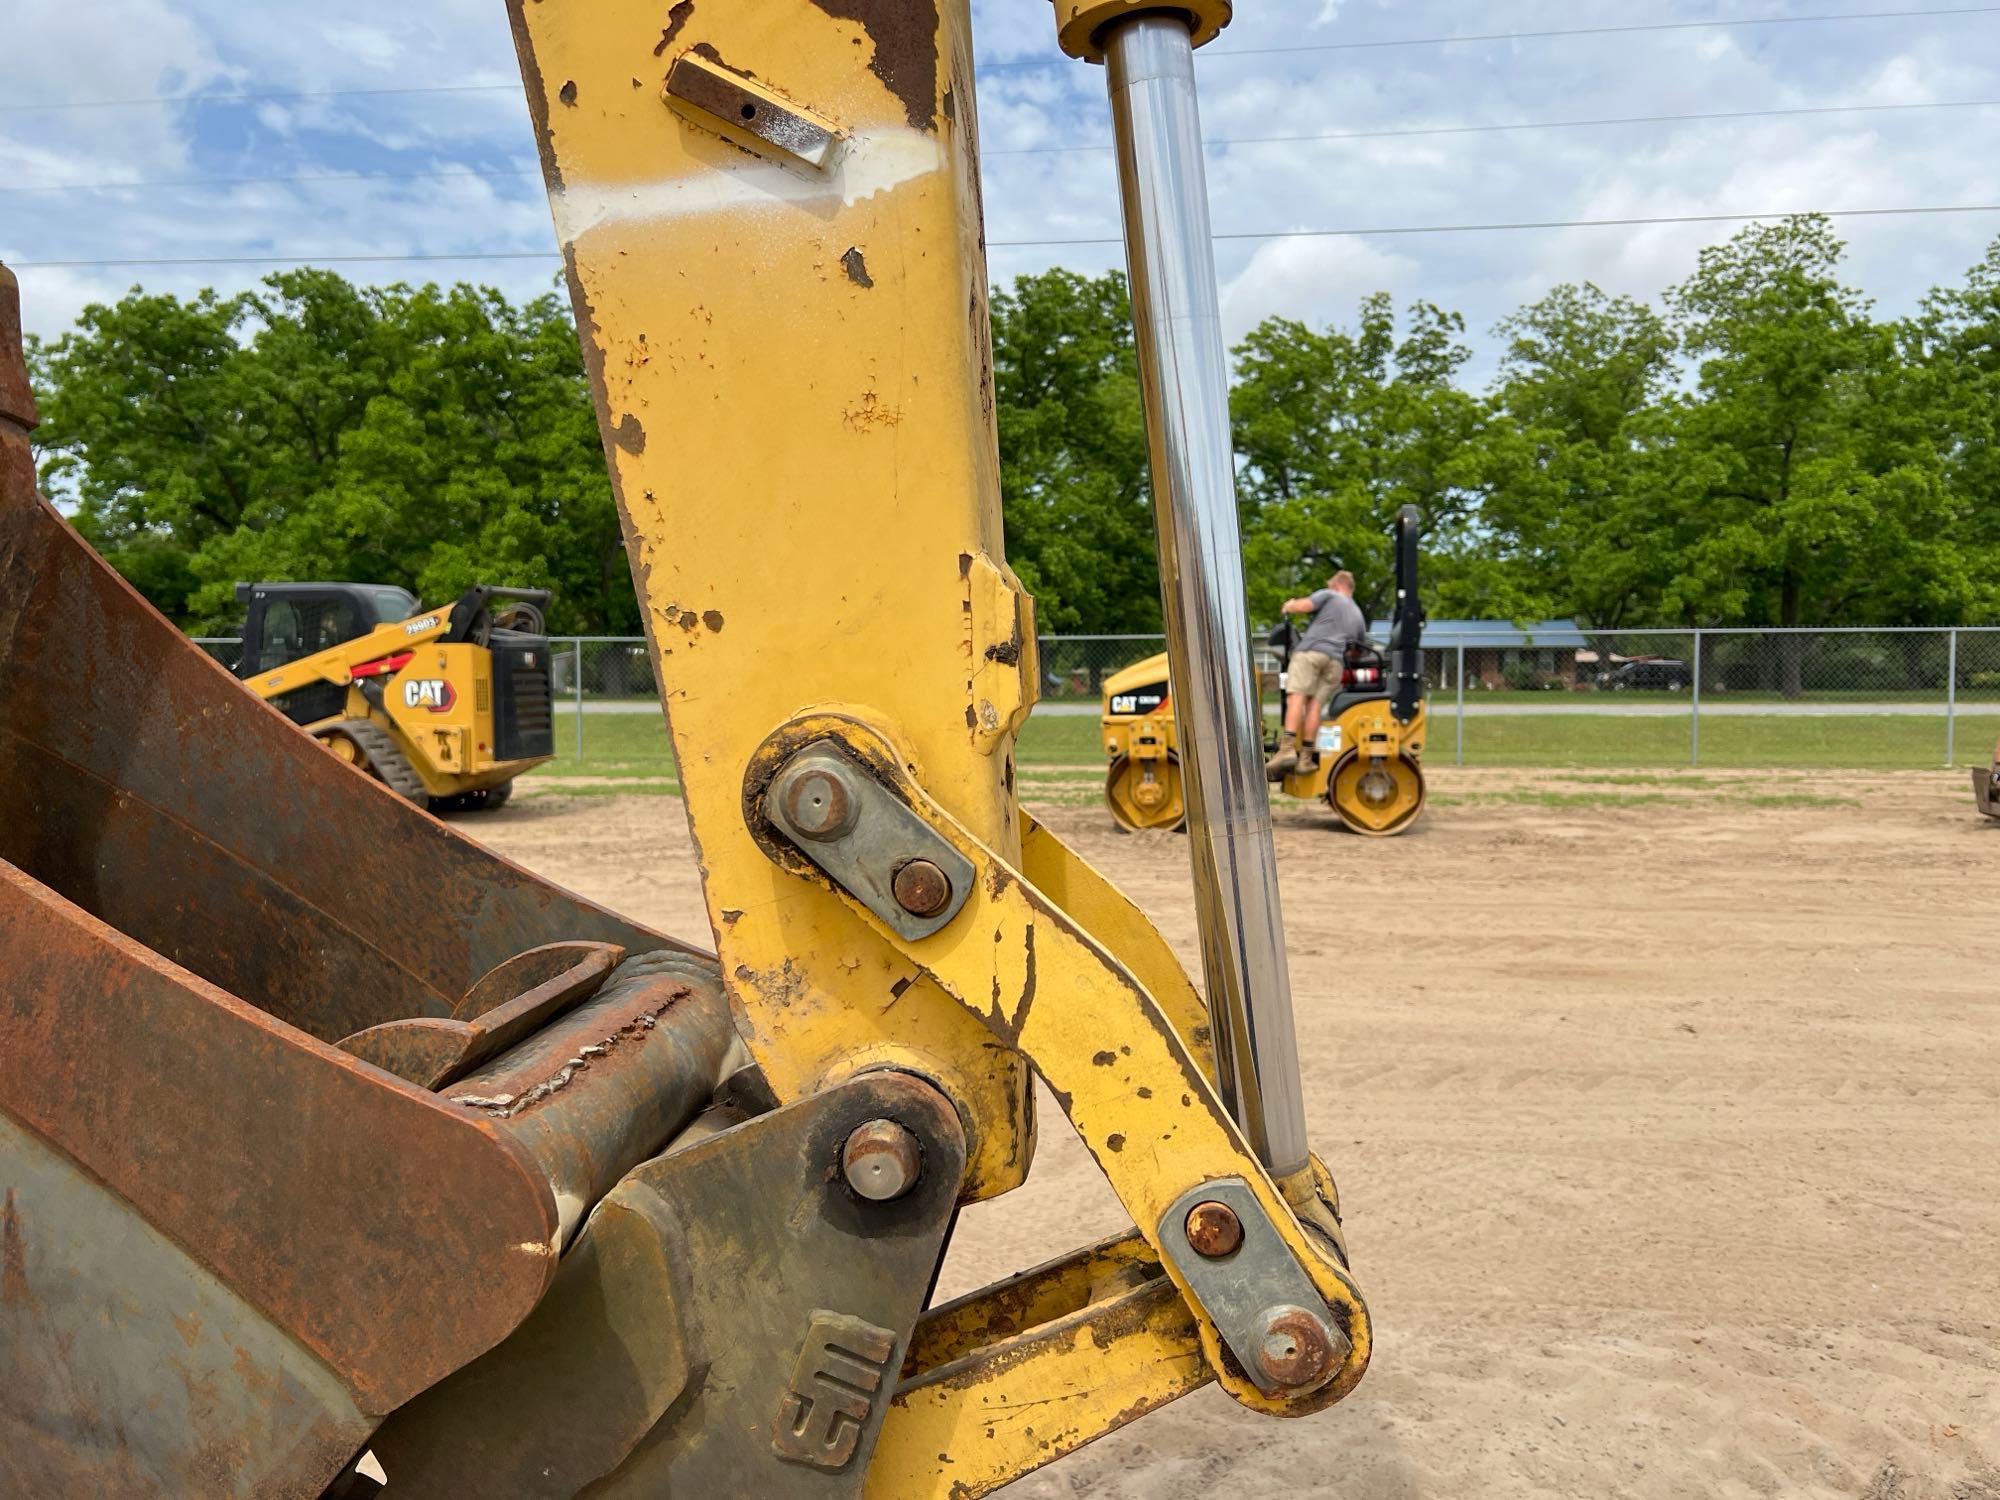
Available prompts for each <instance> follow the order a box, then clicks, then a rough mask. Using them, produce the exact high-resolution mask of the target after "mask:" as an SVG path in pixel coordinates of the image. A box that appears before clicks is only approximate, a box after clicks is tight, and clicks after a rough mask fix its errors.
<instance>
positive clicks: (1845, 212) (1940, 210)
mask: <svg viewBox="0 0 2000 1500" xmlns="http://www.w3.org/2000/svg"><path fill="white" fill-rule="evenodd" d="M1994 213H2000V203H1946V204H1937V205H1931V206H1926V207H1920V208H1785V209H1774V210H1767V211H1766V212H1764V213H1754V214H1652V215H1646V216H1643V217H1640V216H1634V217H1631V218H1618V219H1522V220H1513V221H1502V222H1496V223H1491V224H1397V225H1383V226H1381V227H1378V228H1370V229H1271V230H1241V231H1232V232H1225V233H1222V234H1212V235H1210V236H1209V238H1210V239H1212V240H1216V241H1223V240H1317V239H1362V238H1372V237H1375V236H1386V235H1405V234H1498V233H1504V232H1507V231H1512V230H1525V229H1623V228H1639V227H1643V226H1645V225H1651V224H1747V223H1751V222H1754V221H1756V220H1759V219H1792V218H1798V217H1801V216H1803V215H1806V214H1817V215H1819V216H1820V217H1822V218H1827V219H1886V218H1900V217H1905V216H1909V215H1919V214H1994ZM986 243H987V244H988V245H989V246H995V247H1004V248H1008V249H1021V248H1027V247H1034V248H1047V247H1056V246H1063V245H1122V244H1124V243H1125V242H1124V240H1123V239H1121V238H1119V237H1118V236H1116V235H1109V236H1080V237H1078V238H1076V239H1063V240H988V241H987V242H986Z"/></svg>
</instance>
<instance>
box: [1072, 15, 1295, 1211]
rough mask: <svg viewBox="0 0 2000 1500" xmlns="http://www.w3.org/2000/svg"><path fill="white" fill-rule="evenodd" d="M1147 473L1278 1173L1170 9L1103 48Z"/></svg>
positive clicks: (1224, 930) (1246, 730)
mask: <svg viewBox="0 0 2000 1500" xmlns="http://www.w3.org/2000/svg"><path fill="white" fill-rule="evenodd" d="M1103 46H1104V53H1105V62H1106V66H1107V71H1108V75H1109V82H1110V88H1111V118H1112V128H1113V132H1114V134H1115V136H1116V139H1117V145H1118V178H1119V185H1120V195H1121V197H1122V199H1123V209H1124V217H1125V257H1126V263H1127V265H1128V267H1129V269H1130V272H1131V281H1132V321H1133V324H1134V326H1135V328H1136V330H1137V334H1138V353H1139V382H1140V391H1141V396H1142V399H1143V401H1144V405H1145V413H1146V431H1147V444H1148V452H1149V454H1150V456H1151V461H1152V479H1153V518H1154V523H1155V526H1156V528H1157V530H1158V534H1159V553H1160V588H1161V594H1162V598H1163V601H1164V604H1165V612H1166V623H1167V651H1168V657H1169V660H1170V661H1171V663H1172V666H1171V678H1172V690H1173V701H1174V718H1175V722H1176V724H1177V726H1178V731H1179V734H1178V738H1179V744H1180V757H1181V773H1182V779H1183V782H1184V784H1185V786H1186V795H1187V804H1188V833H1189V840H1188V842H1189V851H1190V853H1191V855H1192V857H1193V861H1194V889H1195V904H1196V911H1197V914H1198V917H1199V920H1200V923H1201V951H1202V969H1203V972H1204V976H1205V978H1206V980H1207V985H1208V1008H1209V1015H1210V1018H1211V1024H1212V1027H1213V1031H1214V1039H1215V1056H1216V1068H1217V1071H1218V1073H1219V1075H1220V1078H1219V1082H1220V1084H1221V1088H1222V1093H1223V1098H1224V1102H1225V1103H1226V1104H1227V1105H1228V1107H1229V1109H1230V1110H1231V1112H1232V1113H1233V1114H1234V1115H1235V1117H1236V1120H1237V1123H1238V1124H1239V1125H1241V1126H1242V1127H1243V1131H1244V1134H1245V1136H1246V1137H1247V1138H1248V1140H1249V1143H1250V1147H1251V1149H1252V1150H1253V1151H1255V1152H1256V1153H1257V1156H1258V1158H1259V1159H1260V1160H1261V1161H1262V1162H1263V1163H1264V1165H1265V1167H1266V1168H1267V1169H1268V1170H1269V1171H1270V1172H1271V1173H1272V1175H1273V1176H1275V1177H1279V1178H1284V1177H1289V1176H1291V1175H1292V1174H1294V1173H1295V1172H1298V1171H1300V1170H1301V1169H1303V1168H1304V1167H1305V1166H1306V1165H1307V1151H1308V1145H1307V1141H1306V1119H1305V1100H1304V1097H1303V1094H1302V1091H1301V1088H1300V1084H1299V1056H1298V1039H1297V1036H1296V1033H1295V1031H1294V1029H1293V1023H1292V989H1291V978H1290V975H1289V973H1288V972H1287V968H1286V963H1285V924H1284V916H1283V913H1282V911H1281V910H1280V908H1279V904H1278V864H1277V856H1276V853H1275V852H1274V850H1273V848H1272V844H1271V804H1270V798H1269V793H1268V791H1267V789H1266V785H1265V781H1264V726H1263V709H1262V705H1261V704H1260V703H1259V701H1258V697H1257V690H1256V678H1255V672H1254V668H1253V666H1252V662H1251V655H1250V628H1249V610H1248V606H1247V603H1246V601H1245V596H1244V591H1243V543H1242V537H1241V535H1240V532H1239V528H1238V525H1237V518H1236V471H1235V462H1234V458H1233V455H1232V451H1231V446H1230V437H1229V377H1228V369H1227V366H1226V364H1225V361H1224V356H1223V345H1222V315H1221V310H1220V308H1219V306H1218V304H1217V297H1216V287H1215V258H1214V252H1213V250H1212V248H1211V246H1210V243H1209V223H1208V185H1207V180H1206V177H1205V175H1204V171H1203V166H1202V151H1201V121H1200V117H1199V115H1198V113H1197V111H1196V106H1195V90H1194V45H1193V39H1192V37H1191V36H1190V35H1189V32H1188V27H1187V23H1186V22H1185V21H1184V20H1183V19H1182V18H1181V17H1180V16H1179V15H1178V14H1175V13H1171V12H1141V13H1139V14H1138V15H1136V16H1135V17H1134V18H1133V19H1131V20H1128V21H1120V22H1118V23H1116V24H1115V25H1114V26H1113V27H1112V28H1111V29H1110V31H1109V32H1108V34H1107V35H1106V36H1105V37H1104V38H1103Z"/></svg>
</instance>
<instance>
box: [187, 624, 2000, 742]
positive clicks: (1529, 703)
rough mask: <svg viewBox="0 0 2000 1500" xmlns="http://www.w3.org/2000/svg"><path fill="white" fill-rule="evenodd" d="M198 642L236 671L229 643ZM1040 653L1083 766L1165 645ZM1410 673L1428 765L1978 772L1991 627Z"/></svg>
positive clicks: (1050, 696) (1789, 634)
mask: <svg viewBox="0 0 2000 1500" xmlns="http://www.w3.org/2000/svg"><path fill="white" fill-rule="evenodd" d="M198 644H200V645H201V646H203V647H204V648H206V649H207V650H208V651H209V652H210V653H211V654H212V655H214V656H215V657H216V658H217V659H218V660H219V661H221V662H223V664H224V665H227V666H232V667H233V666H234V665H235V647H236V644H237V643H236V642H235V641H233V640H230V639H227V638H221V637H206V638H198ZM550 645H551V647H552V651H553V663H552V665H553V679H554V680H553V686H554V690H555V698H556V702H557V705H558V714H559V725H558V728H559V734H558V750H559V752H560V754H561V755H562V756H563V757H565V758H567V759H569V760H571V761H574V762H583V763H585V764H587V765H588V764H589V763H591V762H593V761H596V762H602V763H604V764H605V765H606V766H611V765H630V766H643V765H645V764H647V763H648V761H649V757H650V758H654V759H656V758H658V757H659V756H661V755H664V754H665V740H664V735H663V733H662V732H661V730H660V719H659V711H658V689H657V685H656V683H655V681H654V678H653V666H652V659H651V657H650V655H649V654H648V652H647V650H646V644H645V642H644V641H643V640H642V639H640V638H638V637H622V636H564V637H557V638H553V639H552V640H551V641H550ZM1040 646H1041V672H1042V684H1041V687H1042V703H1041V707H1040V708H1039V709H1038V710H1037V718H1038V719H1040V720H1044V721H1047V724H1048V730H1047V732H1048V733H1049V734H1050V736H1051V737H1052V746H1053V745H1054V743H1055V742H1056V741H1060V744H1061V746H1062V747H1064V748H1063V749H1062V750H1061V751H1060V752H1057V753H1059V754H1061V755H1066V756H1068V757H1069V758H1071V759H1074V760H1075V761H1076V762H1077V763H1078V764H1079V765H1082V764H1087V763H1094V761H1095V759H1096V755H1097V747H1096V743H1095V739H1094V731H1093V730H1092V729H1091V728H1090V726H1089V725H1088V720H1090V719H1091V718H1094V716H1095V715H1096V713H1097V712H1098V706H1099V704H1100V703H1101V701H1102V696H1103V689H1104V682H1105V679H1106V678H1107V677H1109V676H1111V675H1112V674H1113V673H1115V672H1117V671H1119V670H1121V669H1122V668H1124V667H1127V666H1130V665H1131V664H1133V663H1134V662H1138V661H1142V660H1144V659H1145V658H1147V657H1149V656H1153V655H1156V654H1157V653H1159V652H1161V651H1164V650H1165V649H1166V640H1165V637H1163V636H1159V635H1058V636H1044V637H1042V639H1041V642H1040ZM1258 655H1259V665H1260V667H1262V668H1264V669H1265V670H1266V671H1273V670H1275V668H1276V658H1275V654H1274V653H1271V652H1269V651H1268V650H1266V649H1265V648H1261V647H1260V648H1259V652H1258ZM1424 675H1425V680H1426V683H1427V686H1428V689H1429V712H1430V724H1431V727H1430V734H1429V743H1428V746H1427V752H1426V753H1427V758H1428V759H1429V760H1430V761H1431V762H1432V763H1433V764H1436V763H1440V762H1443V763H1453V762H1455V763H1457V764H1461V765H1474V766H1477V765H1493V766H1585V767H1621V766H1661V767H1667V766H1728V767H1736V766H1743V767H1773V768H1776V767H1806V768H1811V767H1827V768H1859V769H1866V768H1871V767H1879V768H1884V769H1890V768H1916V767H1923V766H1939V765H1951V764H1957V765H1967V764H1985V763H1986V762H1987V761H1988V759H1989V757H1990V756H1991V754H1992V752H1993V748H1994V744H1995V740H1996V738H1997V737H2000V627H1961V628H1958V629H1934V628H1925V627H1912V628H1903V629H1855V628H1840V629H1823V630H1706V629H1704V630H1622V631H1601V630H1584V629H1579V628H1577V627H1575V626H1572V625H1566V624H1559V623H1554V624H1551V625H1546V626H1539V627H1536V628H1535V629H1533V630H1513V629H1504V628H1497V627H1492V626H1488V625H1485V624H1484V623H1483V622H1473V623H1472V624H1469V625H1466V626H1464V627H1455V626H1451V625H1446V626H1443V627H1440V628H1434V629H1433V630H1432V631H1430V632H1427V633H1426V636H1425V648H1424ZM1270 706H1271V707H1272V709H1273V711H1275V703H1272V704H1271V705H1270ZM1063 721H1070V722H1069V723H1067V724H1066V725H1065V724H1064V723H1063ZM1031 732H1033V731H1031ZM1072 741H1074V745H1072V744H1071V742H1072ZM655 747H656V748H655ZM590 769H592V770H595V769H597V767H596V766H594V765H593V766H591V767H590Z"/></svg>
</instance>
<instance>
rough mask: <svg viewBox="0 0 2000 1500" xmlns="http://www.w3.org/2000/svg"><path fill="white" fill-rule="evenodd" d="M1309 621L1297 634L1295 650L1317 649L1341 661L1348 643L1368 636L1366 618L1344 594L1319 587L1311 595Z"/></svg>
mask: <svg viewBox="0 0 2000 1500" xmlns="http://www.w3.org/2000/svg"><path fill="white" fill-rule="evenodd" d="M1312 604H1313V617H1312V623H1311V624H1310V625H1308V626H1306V628H1305V633H1304V634H1303V635H1301V636H1300V637H1299V644H1298V647H1297V649H1298V650H1300V651H1319V652H1323V653H1325V654H1326V655H1328V656H1330V657H1332V658H1333V659H1334V660H1335V661H1336V662H1338V661H1340V660H1342V659H1343V658H1344V657H1345V655H1346V652H1347V648H1348V646H1349V644H1350V643H1352V642H1354V641H1365V640H1367V639H1368V617H1367V616H1366V615H1364V614H1363V613H1361V606H1360V605H1358V604H1356V603H1355V602H1354V601H1353V600H1352V599H1350V598H1348V597H1347V595H1345V594H1337V593H1335V592H1334V591H1333V590H1332V589H1321V590H1319V592H1317V593H1315V594H1314V595H1313V596H1312Z"/></svg>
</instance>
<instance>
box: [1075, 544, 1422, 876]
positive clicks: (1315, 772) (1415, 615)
mask: <svg viewBox="0 0 2000 1500" xmlns="http://www.w3.org/2000/svg"><path fill="white" fill-rule="evenodd" d="M1418 531H1419V517H1418V514H1417V511H1416V509H1415V508H1414V507H1412V506H1405V507H1404V508H1403V510H1402V511H1401V512H1400V513H1399V514H1398V515H1397V517H1396V538H1395V541H1396V608H1395V614H1394V616H1393V617H1392V619H1391V622H1390V627H1389V646H1388V650H1387V652H1386V653H1385V652H1383V651H1379V650H1377V649H1375V648H1374V647H1373V646H1369V645H1359V646H1354V647H1350V648H1349V650H1348V653H1347V660H1346V662H1345V663H1344V664H1343V669H1342V680H1341V687H1340V691H1339V692H1338V693H1336V694H1334V696H1333V699H1332V701H1331V702H1330V703H1329V704H1328V705H1327V708H1326V712H1325V715H1324V717H1323V718H1322V719H1321V720H1320V727H1319V735H1318V737H1317V741H1318V742H1317V744H1316V745H1315V746H1314V752H1315V753H1314V757H1313V759H1311V760H1305V759H1301V762H1300V764H1299V766H1298V767H1297V768H1296V769H1294V770H1292V771H1290V772H1288V773H1287V774H1286V775H1285V776H1284V777H1283V779H1282V780H1281V781H1280V782H1279V786H1280V787H1281V789H1282V790H1283V791H1284V793H1285V795H1287V796H1289V797H1300V798H1306V799H1309V800H1310V799H1323V800H1324V801H1325V802H1326V804H1327V806H1328V807H1330V808H1332V809H1333V811H1334V812H1335V814H1337V815H1338V816H1339V818H1340V821H1341V823H1342V824H1343V825H1344V826H1346V827H1348V828H1351V829H1352V830H1354V832H1356V833H1361V834H1370V835H1377V836H1380V835H1386V834H1396V833H1403V832H1406V831H1407V830H1408V829H1409V828H1410V826H1411V825H1412V824H1414V823H1415V822H1416V820H1417V814H1418V813H1419V812H1421V811H1422V810H1423V805H1424V772H1423V752H1424V727H1425V718H1426V714H1425V706H1424V657H1423V647H1422V641H1423V627H1424V612H1423V606H1422V604H1421V602H1420V601H1419V600H1418V597H1417V537H1418ZM1295 640H1296V635H1295V632H1294V627H1293V626H1292V624H1291V622H1290V621H1289V620H1288V621H1287V622H1286V623H1285V624H1284V625H1282V626H1280V627H1279V628H1278V630H1277V631H1275V632H1273V634H1272V638H1271V644H1272V645H1273V646H1274V647H1275V648H1276V649H1277V651H1278V653H1279V671H1278V673H1277V674H1276V685H1277V689H1278V698H1279V711H1280V712H1281V713H1282V712H1283V707H1284V681H1285V671H1284V668H1285V667H1286V666H1287V665H1289V662H1290V658H1291V653H1292V647H1293V644H1294V642H1295ZM1168 660H1169V658H1168V655H1167V654H1166V653H1162V654H1161V655H1159V656H1154V657H1149V658H1148V659H1147V660H1145V661H1142V662H1137V663H1134V664H1133V665H1132V666H1129V667H1127V668H1125V669H1124V670H1123V671H1121V672H1119V673H1117V674H1116V675H1115V676H1113V677H1111V678H1109V679H1107V680H1106V682H1105V684H1104V717H1103V733H1104V753H1105V756H1106V758H1107V759H1108V760H1109V761H1110V771H1109V773H1108V774H1107V776H1106V778H1105V786H1104V797H1105V802H1106V804H1107V805H1108V806H1109V807H1110V809H1111V815H1112V817H1114V818H1116V819H1117V820H1118V824H1119V826H1120V827H1122V828H1128V829H1132V830H1135V831H1136V830H1138V829H1144V828H1167V829H1178V828H1182V827H1184V826H1186V820H1187V802H1186V797H1185V794H1184V792H1183V790H1182V780H1181V764H1180V748H1179V744H1178V739H1177V733H1176V730H1177V726H1176V722H1175V714H1174V709H1173V699H1172V696H1171V694H1170V692H1169V690H1168V671H1167V668H1168ZM1262 685H1263V678H1262V677H1261V676H1260V678H1259V687H1260V692H1259V695H1258V696H1259V697H1260V698H1261V697H1262V692H1261V688H1262ZM1271 748H1275V746H1272V747H1271Z"/></svg>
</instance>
